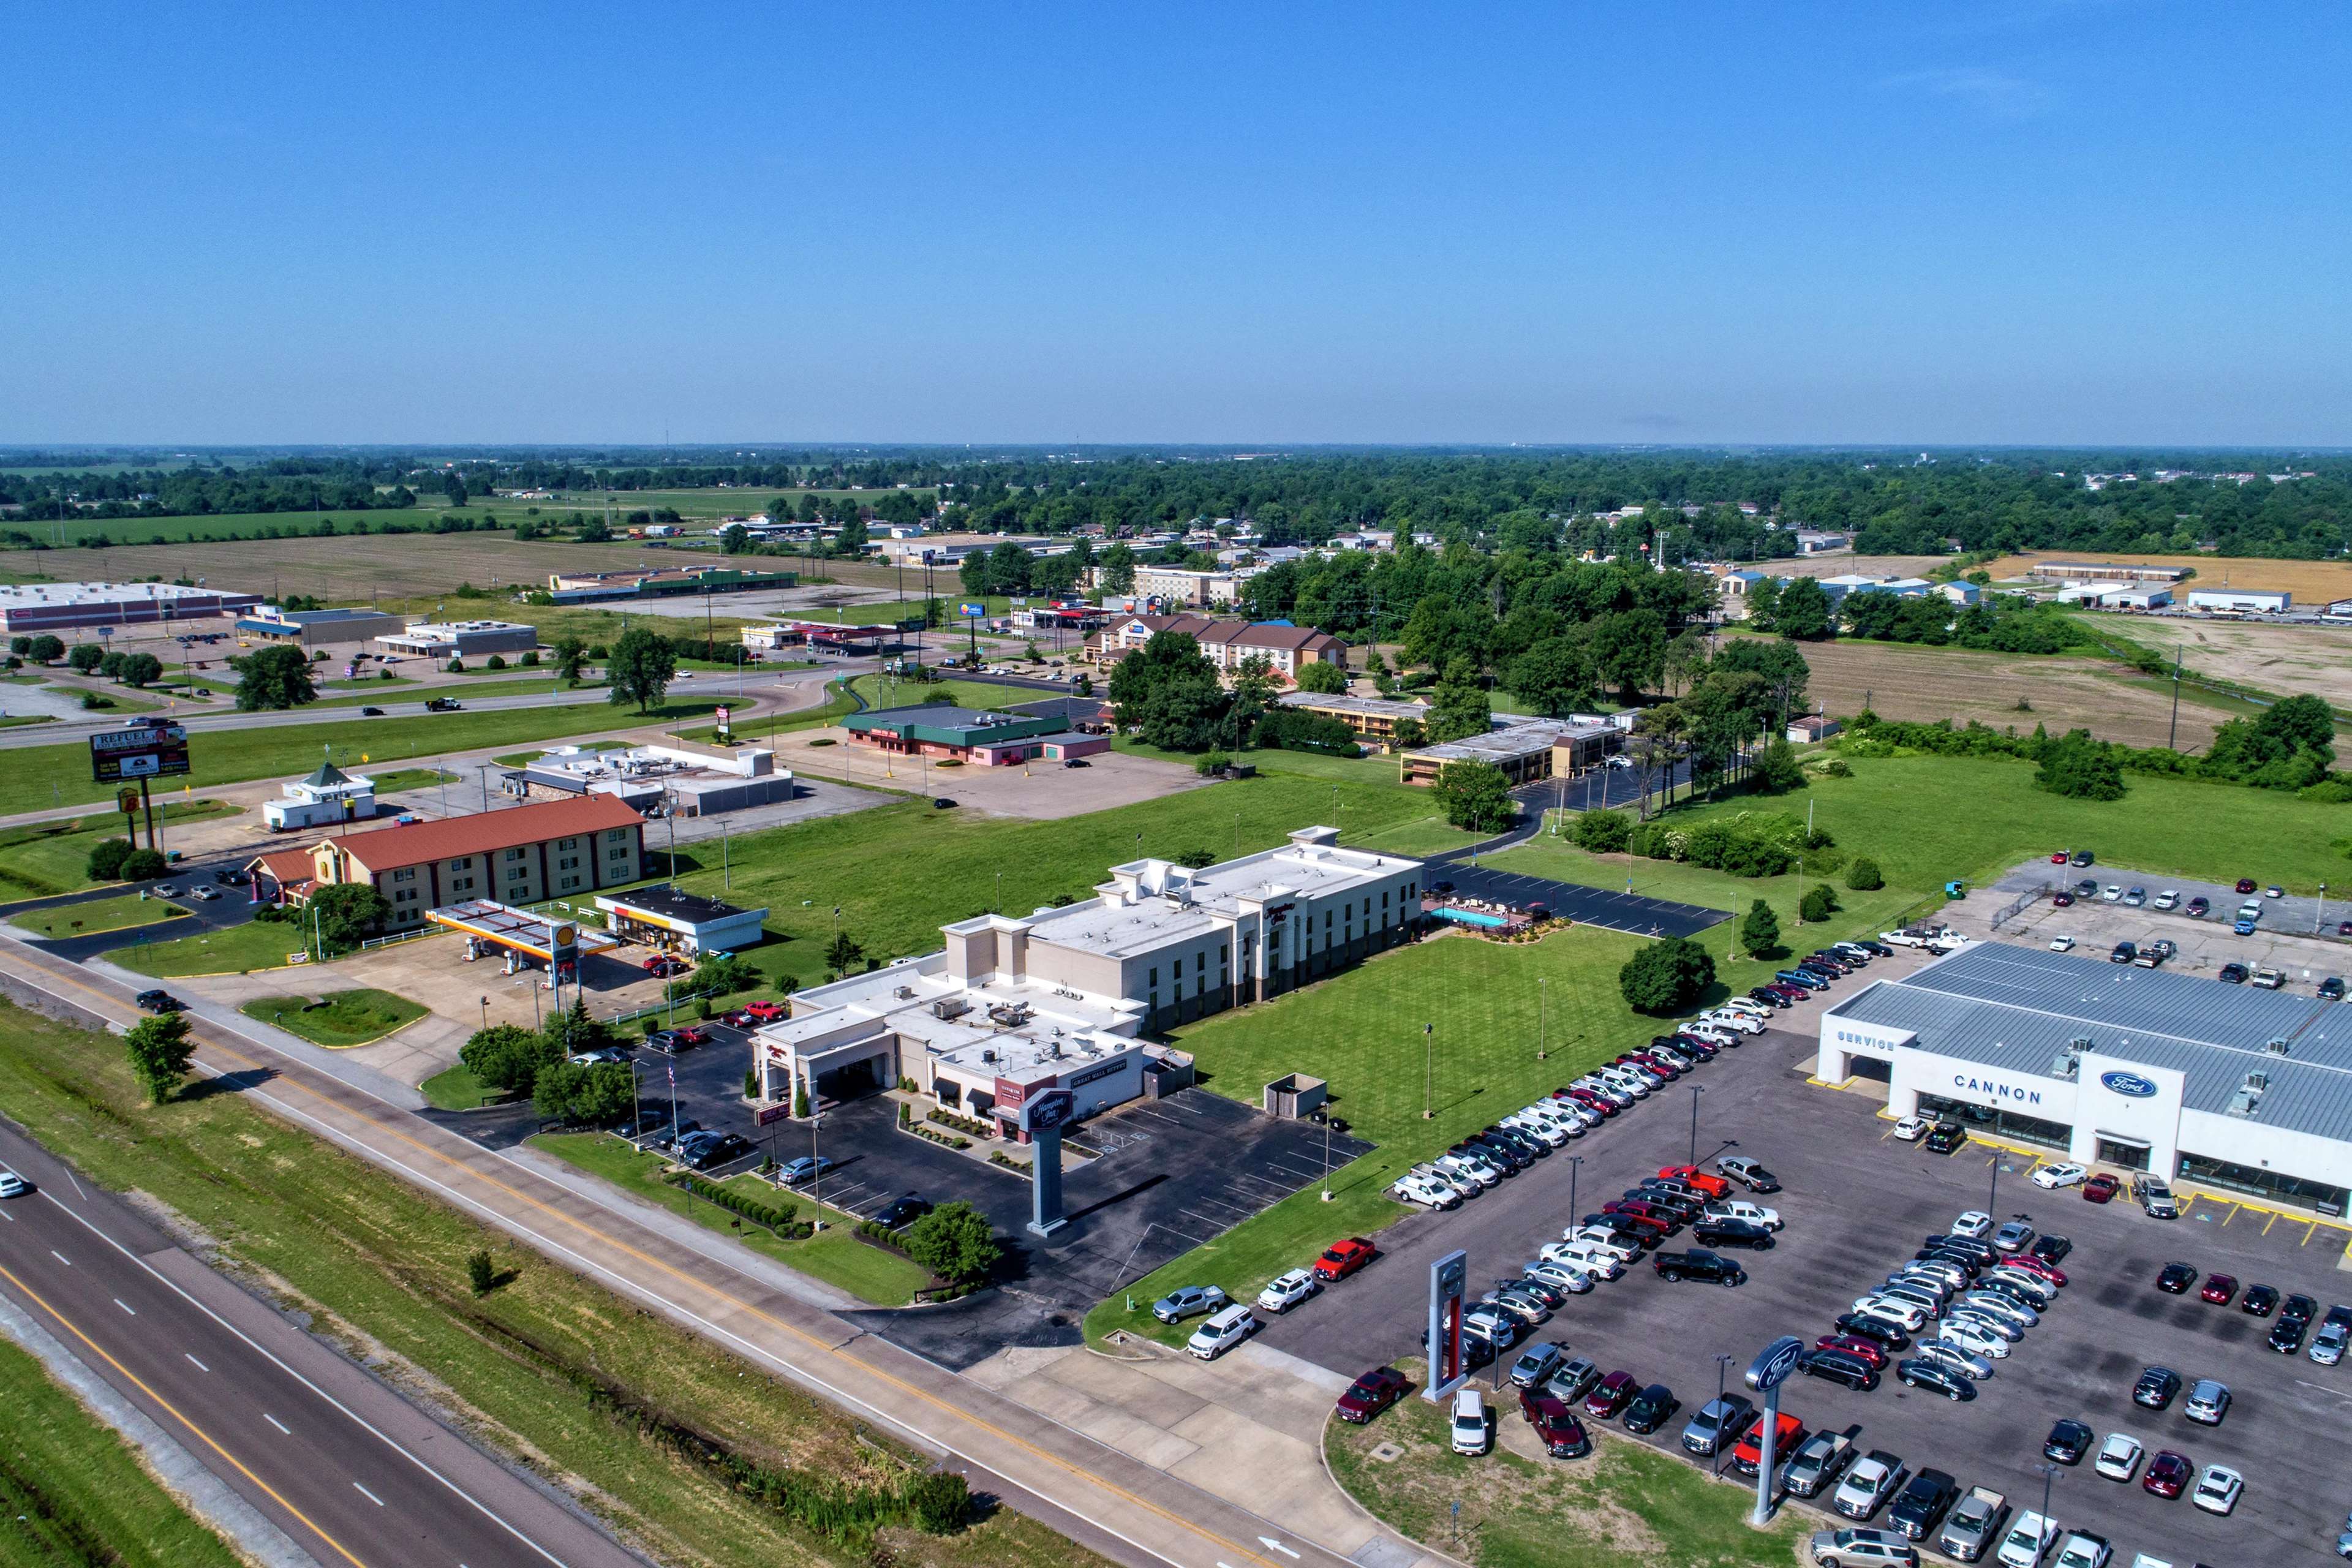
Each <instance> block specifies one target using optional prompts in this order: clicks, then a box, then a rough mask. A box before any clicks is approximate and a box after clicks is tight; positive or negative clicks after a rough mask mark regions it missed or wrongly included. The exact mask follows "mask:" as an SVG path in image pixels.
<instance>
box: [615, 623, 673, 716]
mask: <svg viewBox="0 0 2352 1568" xmlns="http://www.w3.org/2000/svg"><path fill="white" fill-rule="evenodd" d="M676 676H677V649H676V648H674V647H671V646H670V643H669V639H668V638H667V637H662V636H661V635H659V634H658V633H656V632H653V631H649V630H647V629H646V627H644V626H631V627H630V628H629V629H628V630H627V631H625V632H623V633H622V634H621V640H620V641H618V642H616V643H614V645H613V657H612V658H611V659H609V660H608V661H606V663H605V666H604V680H605V683H606V684H607V685H608V686H609V687H610V688H611V690H610V691H609V692H608V693H607V700H609V701H611V702H612V703H613V704H614V706H616V707H617V706H619V705H620V704H622V703H624V702H634V703H635V704H636V705H637V711H638V712H640V713H643V712H644V711H646V710H647V709H648V708H651V707H653V706H654V705H655V704H656V703H658V702H660V701H661V700H662V699H663V697H665V696H666V695H667V694H668V691H669V683H670V681H671V679H673V678H675V677H676Z"/></svg>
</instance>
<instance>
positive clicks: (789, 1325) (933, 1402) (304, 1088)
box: [43, 970, 1279, 1568]
mask: <svg viewBox="0 0 2352 1568" xmlns="http://www.w3.org/2000/svg"><path fill="white" fill-rule="evenodd" d="M43 973H44V974H45V975H46V976H47V978H48V979H50V980H53V981H57V982H58V983H60V984H68V985H71V986H73V987H74V988H75V989H77V990H79V991H81V992H84V993H86V994H89V995H91V996H95V997H97V998H99V999H100V1001H103V1002H106V1003H108V1004H110V1005H117V1004H115V1003H114V999H113V998H112V997H111V996H109V995H108V994H106V993H105V992H103V991H100V990H99V989H98V988H97V987H96V986H93V985H90V984H86V983H84V982H82V981H80V980H79V979H76V978H72V977H70V976H65V975H59V974H57V973H54V972H51V971H47V970H44V971H43ZM190 1032H191V1034H194V1030H193V1029H192V1030H191V1031H190ZM203 1043H204V1044H205V1046H206V1047H207V1048H209V1049H212V1050H215V1051H218V1052H219V1053H220V1054H221V1055H223V1056H226V1057H228V1058H231V1059H232V1060H235V1061H240V1062H243V1063H245V1065H246V1066H247V1067H248V1068H254V1069H256V1070H257V1071H272V1072H273V1073H274V1078H273V1083H275V1084H285V1085H288V1086H289V1087H291V1088H293V1089H299V1090H300V1091H301V1092H302V1093H303V1094H306V1095H308V1096H309V1097H310V1099H312V1100H316V1101H318V1102H319V1103H320V1105H323V1106H327V1107H330V1108H331V1109H333V1110H337V1111H341V1112H342V1113H344V1114H346V1115H355V1116H358V1117H359V1119H360V1120H361V1121H362V1122H363V1123H364V1124H365V1125H366V1126H367V1127H368V1128H369V1129H370V1130H372V1131H377V1132H380V1133H382V1134H383V1135H384V1136H386V1137H390V1138H394V1139H397V1140H398V1141H399V1142H403V1143H405V1144H407V1145H408V1146H409V1147H410V1148H412V1149H415V1151H416V1152H418V1153H420V1154H424V1155H426V1156H429V1157H430V1158H432V1159H435V1160H437V1161H439V1162H441V1163H443V1164H445V1165H447V1166H449V1167H450V1168H451V1169H452V1170H456V1171H460V1172H463V1173H465V1174H466V1175H467V1176H468V1177H470V1178H471V1179H473V1180H474V1181H477V1182H480V1183H482V1184H485V1185H487V1186H488V1187H490V1188H491V1189H492V1190H494V1191H496V1192H499V1193H503V1194H506V1195H507V1196H508V1197H509V1198H511V1199H513V1200H514V1201H515V1202H517V1203H520V1204H523V1205H527V1206H529V1207H530V1208H533V1209H536V1210H538V1211H539V1212H540V1213H541V1214H544V1215H548V1216H549V1217H550V1218H552V1219H556V1220H561V1221H562V1223H563V1224H565V1225H567V1226H572V1228H573V1229H575V1230H578V1231H580V1232H581V1233H582V1234H583V1235H585V1236H587V1237H592V1238H593V1239H594V1240H595V1241H597V1242H600V1243H602V1244H603V1245H604V1246H606V1247H613V1248H614V1249H616V1250H618V1251H620V1252H622V1253H624V1254H625V1255H626V1256H628V1257H630V1258H635V1259H636V1260H637V1261H638V1262H640V1263H643V1264H645V1265H646V1267H647V1268H654V1269H657V1270H659V1271H660V1272H661V1273H663V1274H666V1275H667V1276H669V1277H670V1278H671V1279H676V1280H677V1281H678V1282H679V1283H680V1284H682V1285H687V1286H690V1287H692V1288H694V1289H698V1290H704V1291H708V1292H709V1293H710V1294H712V1295H715V1296H717V1297H718V1298H719V1300H722V1301H724V1302H726V1303H728V1304H729V1305H730V1306H733V1307H736V1308H738V1309H740V1310H743V1311H745V1312H748V1313H750V1314H751V1316H753V1317H755V1318H757V1319H759V1320H760V1321H762V1322H765V1323H768V1324H770V1325H771V1326H772V1327H774V1328H776V1329H780V1330H782V1331H783V1332H785V1333H787V1334H790V1335H791V1336H793V1338H794V1339H796V1340H799V1341H801V1342H803V1343H804V1344H805V1345H807V1346H808V1347H809V1349H810V1350H812V1351H814V1352H816V1353H817V1354H819V1355H821V1356H824V1357H826V1358H827V1359H836V1360H840V1361H845V1362H847V1363H849V1364H850V1365H851V1366H853V1367H855V1368H856V1369H857V1370H858V1371H859V1372H861V1373H865V1374H866V1375H867V1376H869V1377H874V1378H878V1379H880V1380H881V1381H882V1382H883V1383H884V1384H887V1385H888V1386H890V1387H892V1388H895V1389H897V1390H898V1391H899V1392H900V1393H901V1394H906V1395H907V1396H908V1397H909V1398H911V1399H914V1400H917V1401H918V1402H919V1403H921V1404H924V1405H930V1406H931V1407H933V1408H934V1409H936V1410H938V1411H939V1412H940V1414H941V1415H947V1416H950V1417H951V1418H953V1419H954V1420H956V1421H959V1422H962V1423H966V1424H968V1425H970V1426H974V1427H977V1428H978V1429H979V1430H981V1431H982V1432H984V1433H987V1434H988V1435H989V1436H992V1437H995V1438H996V1439H998V1440H999V1441H1001V1442H1004V1443H1009V1444H1011V1445H1012V1446H1013V1447H1016V1448H1018V1449H1020V1450H1021V1451H1022V1452H1024V1453H1025V1454H1028V1455H1029V1456H1030V1457H1032V1458H1035V1459H1038V1460H1041V1461H1043V1462H1044V1463H1045V1464H1046V1465H1049V1466H1051V1467H1053V1468H1055V1469H1058V1470H1061V1471H1063V1472H1064V1473H1065V1474H1067V1475H1069V1476H1072V1477H1074V1478H1076V1479H1078V1480H1080V1481H1083V1482H1085V1483H1086V1484H1087V1485H1089V1486H1095V1487H1099V1488H1101V1489H1103V1490H1105V1491H1107V1492H1109V1493H1110V1494H1111V1495H1112V1496H1114V1497H1117V1498H1119V1499H1122V1500H1125V1501H1127V1502H1129V1503H1132V1504H1133V1505H1135V1506H1136V1507H1137V1508H1139V1509H1142V1510H1144V1511H1146V1512H1147V1513H1150V1514H1152V1515H1154V1516H1155V1517H1157V1518H1160V1519H1162V1520H1165V1521H1168V1522H1169V1523H1171V1524H1173V1525H1175V1526H1177V1527H1178V1528H1180V1529H1181V1530H1183V1531H1188V1532H1190V1533H1192V1534H1194V1535H1197V1536H1199V1537H1200V1538H1201V1539H1202V1540H1203V1541H1206V1542H1210V1543H1211V1544H1213V1546H1215V1547H1216V1548H1217V1549H1218V1550H1219V1551H1221V1552H1231V1553H1233V1554H1234V1555H1236V1556H1240V1557H1245V1558H1247V1559H1248V1560H1249V1561H1251V1562H1253V1563H1260V1564H1263V1565H1264V1568H1279V1565H1278V1564H1276V1563H1274V1561H1273V1560H1272V1559H1270V1558H1268V1557H1266V1556H1265V1554H1264V1553H1262V1552H1256V1551H1254V1550H1252V1549H1251V1548H1249V1547H1246V1546H1244V1545H1242V1544H1241V1543H1240V1542H1236V1541H1229V1540H1227V1539H1226V1538H1224V1537H1223V1536H1222V1535H1219V1534H1217V1533H1216V1532H1214V1531H1211V1530H1208V1529H1206V1528H1204V1527H1202V1525H1200V1524H1198V1523H1196V1522H1194V1521H1191V1520H1188V1519H1186V1518H1184V1517H1183V1516H1182V1515H1181V1514H1178V1513H1175V1512H1173V1511H1171V1510H1168V1509H1165V1508H1162V1507H1160V1505H1159V1504H1158V1503H1156V1502H1153V1501H1152V1500H1150V1499H1149V1498H1146V1497H1143V1496H1140V1495H1139V1494H1138V1493H1136V1492H1132V1491H1129V1489H1126V1488H1125V1487H1122V1486H1120V1485H1119V1484H1118V1482H1116V1481H1113V1480H1109V1479H1106V1478H1104V1477H1102V1476H1098V1475H1097V1474H1095V1473H1094V1472H1093V1471H1091V1470H1088V1469H1086V1468H1082V1467H1080V1466H1078V1465H1075V1464H1073V1463H1071V1462H1070V1461H1069V1460H1067V1459H1065V1458H1062V1457H1061V1456H1060V1455H1058V1454H1055V1453H1054V1452H1052V1451H1051V1450H1050V1449H1046V1448H1044V1447H1039V1446H1038V1445H1037V1444H1035V1443H1033V1442H1031V1441H1030V1440H1029V1439H1028V1438H1026V1437H1024V1436H1020V1435H1019V1434H1018V1433H1015V1432H1011V1431H1007V1430H1006V1429H1004V1428H1003V1427H1002V1426H997V1425H996V1424H995V1423H994V1422H992V1421H990V1420H988V1419H987V1418H986V1417H984V1416H982V1415H977V1414H975V1413H974V1412H972V1411H971V1410H968V1409H966V1408H964V1407H963V1406H961V1405H957V1404H955V1403H953V1402H952V1401H950V1400H947V1399H943V1398H941V1397H940V1396H939V1395H938V1394H933V1393H931V1392H930V1391H929V1389H926V1388H923V1387H921V1386H920V1385H919V1384H913V1383H909V1382H908V1381H907V1380H906V1379H905V1378H902V1377H900V1376H898V1374H897V1373H891V1372H887V1371H885V1370H884V1369H882V1368H881V1367H878V1366H877V1365H875V1364H874V1363H871V1362H866V1361H861V1360H858V1359H856V1358H855V1357H851V1356H845V1355H843V1354H842V1353H841V1352H840V1351H839V1350H838V1349H836V1348H835V1347H834V1346H832V1345H830V1344H827V1343H826V1342H824V1340H822V1339H819V1338H818V1337H817V1336H816V1335H814V1334H812V1333H810V1332H809V1331H807V1330H805V1329H803V1328H801V1327H800V1326H799V1325H798V1324H796V1323H793V1322H790V1321H787V1320H785V1319H782V1318H779V1317H777V1316H776V1315H774V1314H773V1313H772V1312H770V1311H768V1310H765V1309H764V1308H761V1307H760V1306H759V1305H757V1304H756V1303H754V1302H751V1301H746V1300H742V1299H741V1298H740V1297H738V1296H736V1295H734V1294H733V1293H732V1292H730V1291H729V1290H727V1289H723V1288H721V1287H719V1286H718V1285H715V1284H712V1283H711V1282H710V1281H709V1280H707V1279H700V1278H698V1277H697V1276H695V1275H692V1274H689V1273H688V1272H686V1271H685V1270H684V1269H681V1268H675V1267H673V1266H671V1265H670V1264H668V1263H667V1262H665V1261H663V1260H662V1259H660V1258H655V1257H653V1256H651V1255H649V1254H647V1253H645V1252H643V1251H640V1250H639V1249H637V1248H636V1247H632V1246H631V1245H630V1244H629V1243H627V1242H625V1241H623V1240H620V1239H619V1238H617V1237H612V1236H608V1235H606V1234H605V1233H604V1232H603V1231H601V1230H598V1229H597V1228H595V1227H594V1226H590V1225H588V1224H586V1223H585V1222H583V1221H582V1220H579V1219H576V1218H574V1217H573V1216H572V1215H568V1214H565V1213H564V1212H563V1211H562V1209H559V1208H556V1207H554V1206H552V1205H549V1204H546V1203H542V1202H541V1200H539V1199H538V1198H535V1197H532V1196H531V1195H530V1194H528V1193H525V1192H521V1191H519V1190H518V1189H516V1188H514V1187H510V1186H509V1185H507V1184H505V1183H504V1182H502V1181H500V1180H499V1179H498V1178H497V1177H496V1176H492V1175H487V1174H485V1173H482V1172H480V1171H478V1170H476V1169H475V1168H474V1167H473V1166H472V1165H469V1164H467V1163H466V1162H465V1161H463V1160H458V1159H455V1158H453V1157H451V1156H450V1155H448V1154H445V1153H443V1152H441V1151H440V1150H438V1149H436V1148H434V1147H433V1146H432V1145H431V1144H429V1143H425V1142H421V1141H419V1140H417V1139H415V1138H413V1137H411V1136H409V1135H408V1134H407V1133H406V1132H404V1131H401V1130H400V1129H399V1128H397V1127H392V1126H387V1125H385V1124H384V1123H383V1122H381V1121H377V1120H375V1118H374V1117H373V1115H371V1114H368V1113H365V1112H361V1111H354V1110H352V1109H351V1108H350V1107H347V1106H344V1105H342V1104H341V1103H339V1102H338V1101H336V1100H333V1099H331V1097H329V1096H327V1095H323V1094H320V1092H319V1091H318V1090H316V1089H312V1088H310V1086H309V1085H308V1084H306V1083H303V1082H302V1081H301V1080H300V1079H298V1078H296V1077H294V1076H292V1075H291V1074H289V1073H287V1072H283V1071H276V1070H275V1069H272V1068H269V1067H268V1064H267V1063H265V1062H262V1061H260V1060H258V1059H257V1058H252V1057H249V1056H247V1055H245V1054H244V1053H243V1052H240V1051H238V1050H236V1049H235V1048H234V1047H229V1046H225V1045H222V1044H220V1043H219V1042H218V1040H217V1039H215V1038H212V1037H206V1038H205V1040H204V1042H203ZM347 1087H348V1086H347ZM354 1092H358V1091H354ZM101 1353H102V1352H101ZM240 1468H241V1467H240ZM1007 1479H1013V1478H1009V1477H1008V1478H1007ZM272 1495H273V1496H274V1495H276V1494H274V1493H273V1494H272ZM305 1522H308V1521H305ZM313 1528H316V1527H315V1526H314V1527H313ZM321 1533H322V1534H323V1533H324V1532H323V1531H322V1532H321ZM337 1550H338V1551H341V1548H340V1547H338V1548H337ZM345 1555H347V1556H348V1555H349V1553H345ZM353 1562H354V1563H356V1562H357V1559H353Z"/></svg>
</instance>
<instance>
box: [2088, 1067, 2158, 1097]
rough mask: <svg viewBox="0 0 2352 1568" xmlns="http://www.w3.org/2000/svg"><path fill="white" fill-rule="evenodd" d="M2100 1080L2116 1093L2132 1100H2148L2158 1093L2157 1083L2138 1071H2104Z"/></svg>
mask: <svg viewBox="0 0 2352 1568" xmlns="http://www.w3.org/2000/svg"><path fill="white" fill-rule="evenodd" d="M2099 1081H2100V1082H2101V1083H2103V1084H2105V1085H2106V1086H2107V1088H2108V1089H2110V1090H2111V1091H2113V1092H2114V1093H2116V1094H2120V1095H2123V1096H2124V1097H2126V1099H2130V1100H2147V1099H2148V1098H2149V1097H2151V1096H2152V1095H2154V1094H2155V1093H2156V1085H2154V1084H2152V1083H2150V1082H2148V1080H2147V1079H2144V1078H2142V1077H2140V1076H2139V1074H2137V1073H2136V1072H2103V1073H2101V1074H2100V1075H2099Z"/></svg>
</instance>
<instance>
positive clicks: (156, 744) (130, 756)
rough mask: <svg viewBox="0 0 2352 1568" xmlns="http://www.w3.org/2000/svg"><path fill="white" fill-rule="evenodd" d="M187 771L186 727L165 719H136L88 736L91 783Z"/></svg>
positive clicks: (169, 775) (170, 775) (171, 775)
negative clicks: (118, 727)
mask: <svg viewBox="0 0 2352 1568" xmlns="http://www.w3.org/2000/svg"><path fill="white" fill-rule="evenodd" d="M187 772H188V731H186V730H185V729H184V728H182V727H181V726H180V725H177V724H173V723H170V722H168V721H164V720H162V719H140V720H135V721H132V722H131V725H130V726H129V727H128V728H125V729H121V730H108V731H101V732H100V733H99V734H95V735H92V736H91V737H90V738H89V776H90V778H91V780H92V782H94V783H97V784H121V782H122V781H123V780H125V779H168V778H179V777H182V776H183V775H184V774H185V773H187Z"/></svg>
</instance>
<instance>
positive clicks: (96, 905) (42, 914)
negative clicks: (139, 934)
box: [14, 893, 188, 938]
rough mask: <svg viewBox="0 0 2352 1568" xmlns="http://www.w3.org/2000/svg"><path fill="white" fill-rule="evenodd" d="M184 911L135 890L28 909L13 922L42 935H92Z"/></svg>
mask: <svg viewBox="0 0 2352 1568" xmlns="http://www.w3.org/2000/svg"><path fill="white" fill-rule="evenodd" d="M187 912H188V911H187V910H183V909H177V908H174V907H173V904H172V903H171V901H170V900H165V899H142V898H141V897H140V896H139V895H138V894H136V893H124V894H123V895H121V897H120V898H113V899H92V900H89V902H88V903H84V904H57V905H53V906H51V907H50V908H48V909H46V910H27V911H26V912H25V913H23V914H20V915H17V916H15V917H14V923H15V924H16V925H20V926H22V927H24V928H25V929H26V931H37V932H38V933H40V934H41V935H42V936H45V937H52V938H55V937H65V936H94V935H96V934H97V933H98V932H100V931H124V930H128V929H129V928H130V927H131V926H143V925H159V924H161V923H162V922H163V921H175V920H179V919H181V918H182V917H184V915H186V913H187Z"/></svg>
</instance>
